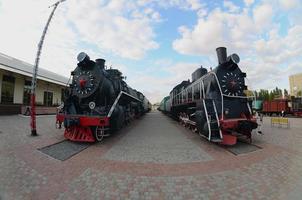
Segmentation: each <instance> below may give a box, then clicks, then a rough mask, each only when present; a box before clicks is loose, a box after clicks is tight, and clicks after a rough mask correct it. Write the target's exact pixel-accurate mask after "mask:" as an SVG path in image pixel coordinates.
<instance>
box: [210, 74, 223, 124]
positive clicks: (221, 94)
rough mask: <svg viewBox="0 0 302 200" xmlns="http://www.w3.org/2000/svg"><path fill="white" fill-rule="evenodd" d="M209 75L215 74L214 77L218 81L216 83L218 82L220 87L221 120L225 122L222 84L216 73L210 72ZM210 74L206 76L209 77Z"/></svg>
mask: <svg viewBox="0 0 302 200" xmlns="http://www.w3.org/2000/svg"><path fill="white" fill-rule="evenodd" d="M208 74H213V75H214V77H215V80H216V82H217V85H218V88H219V91H220V96H221V120H223V116H224V115H223V106H224V105H223V93H222V90H221V87H220V83H219V80H218V78H217V76H216V74H215V73H214V72H209V73H208ZM208 74H206V76H207V75H208Z"/></svg>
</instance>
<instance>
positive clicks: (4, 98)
mask: <svg viewBox="0 0 302 200" xmlns="http://www.w3.org/2000/svg"><path fill="white" fill-rule="evenodd" d="M32 72H33V66H32V65H31V64H28V63H25V62H23V61H21V60H18V59H15V58H12V57H10V56H7V55H5V54H1V53H0V114H5V112H9V111H8V108H9V107H10V108H13V109H15V111H14V112H17V111H16V110H20V113H21V107H22V106H28V105H29V103H30V90H31V79H32ZM67 84H68V78H66V77H64V76H61V75H58V74H55V73H53V72H50V71H48V70H45V69H43V68H39V70H38V76H37V88H36V104H37V106H40V107H54V106H58V105H60V104H61V102H62V96H63V95H62V94H63V92H64V89H66V86H67ZM1 108H2V109H1ZM14 112H13V113H14Z"/></svg>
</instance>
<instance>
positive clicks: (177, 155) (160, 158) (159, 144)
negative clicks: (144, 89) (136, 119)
mask: <svg viewBox="0 0 302 200" xmlns="http://www.w3.org/2000/svg"><path fill="white" fill-rule="evenodd" d="M169 120H172V119H167V118H166V116H164V115H158V113H150V114H148V115H147V116H146V117H145V119H144V120H142V121H141V122H140V123H139V124H137V126H136V127H135V131H132V132H130V133H129V134H127V137H124V138H122V139H121V140H120V141H119V142H117V143H116V144H115V145H114V147H112V148H111V149H110V150H109V151H108V152H107V153H106V155H105V156H104V159H108V160H120V161H129V162H142V163H145V162H153V163H166V164H168V163H170V164H173V163H184V162H199V161H208V160H211V159H212V158H211V156H210V155H209V154H207V153H206V152H205V151H203V150H202V149H201V148H199V146H198V145H197V144H194V143H193V142H192V141H191V140H190V139H188V138H186V136H185V135H184V134H182V133H181V131H179V128H180V127H179V126H175V124H174V123H171V122H170V121H169ZM165 121H168V123H162V122H165ZM146 127H152V128H146ZM142 133H143V134H142Z"/></svg>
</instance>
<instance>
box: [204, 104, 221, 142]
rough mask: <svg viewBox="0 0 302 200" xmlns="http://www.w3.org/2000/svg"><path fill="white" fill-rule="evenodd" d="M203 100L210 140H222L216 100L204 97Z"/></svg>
mask: <svg viewBox="0 0 302 200" xmlns="http://www.w3.org/2000/svg"><path fill="white" fill-rule="evenodd" d="M202 101H203V106H204V111H205V114H206V118H207V124H208V131H209V135H208V140H209V141H212V142H221V141H222V132H221V130H220V123H219V118H218V114H217V109H216V105H215V102H214V100H213V99H203V100H202Z"/></svg>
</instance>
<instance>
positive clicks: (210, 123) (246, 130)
mask: <svg viewBox="0 0 302 200" xmlns="http://www.w3.org/2000/svg"><path fill="white" fill-rule="evenodd" d="M216 52H217V56H218V66H217V67H216V68H214V69H213V70H211V71H207V69H205V68H203V67H200V68H198V69H197V70H196V71H195V72H193V74H192V80H191V81H190V80H186V81H182V82H181V83H180V84H178V85H177V86H175V87H174V88H173V90H172V91H171V92H170V98H169V102H168V104H170V106H168V108H169V111H168V112H170V113H171V115H172V116H173V117H174V118H177V119H179V120H180V122H181V123H183V124H185V125H188V126H190V127H194V129H195V130H196V131H197V132H198V133H199V134H200V136H203V137H206V138H207V139H208V140H209V141H212V142H217V143H221V144H226V145H233V144H235V143H236V142H237V138H238V137H240V136H244V137H246V138H248V139H250V140H251V133H252V130H253V129H256V128H257V123H256V119H255V117H254V116H253V113H252V109H251V100H250V99H249V98H248V97H247V96H246V94H245V92H244V91H245V90H247V86H246V85H245V80H244V78H245V77H246V74H245V73H243V72H242V71H241V70H240V68H239V66H238V63H239V61H240V58H239V56H238V55H237V54H231V55H230V56H227V52H226V48H225V47H219V48H217V49H216ZM165 104H167V102H166V103H165ZM165 107H167V106H165ZM166 112H167V111H166Z"/></svg>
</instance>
